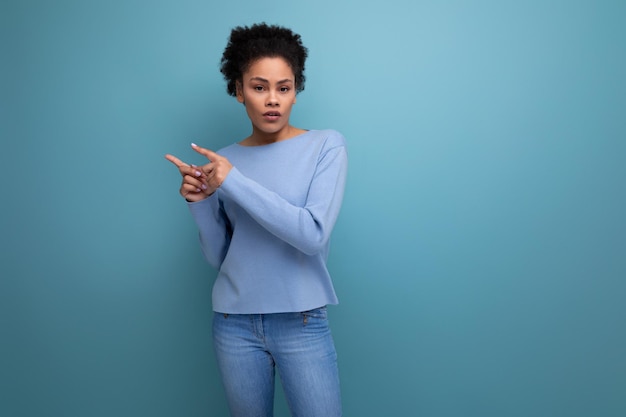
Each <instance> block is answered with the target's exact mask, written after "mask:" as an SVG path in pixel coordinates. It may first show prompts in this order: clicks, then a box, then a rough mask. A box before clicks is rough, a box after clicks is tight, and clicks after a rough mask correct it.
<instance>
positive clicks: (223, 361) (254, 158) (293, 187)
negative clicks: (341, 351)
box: [166, 24, 347, 417]
mask: <svg viewBox="0 0 626 417" xmlns="http://www.w3.org/2000/svg"><path fill="white" fill-rule="evenodd" d="M306 57H307V49H306V48H305V47H304V46H303V45H302V41H301V38H300V36H299V35H297V34H295V33H293V32H292V31H291V30H289V29H287V28H284V27H280V26H269V25H266V24H257V25H253V26H251V27H237V28H235V29H233V30H232V32H231V34H230V39H229V42H228V45H227V46H226V49H225V50H224V54H223V56H222V61H221V72H222V73H223V75H224V78H225V79H226V82H227V90H228V93H229V94H230V95H232V96H234V97H236V98H237V100H238V101H239V102H240V103H242V104H243V105H244V106H245V108H246V112H247V114H248V117H249V118H250V121H251V122H252V133H251V134H250V136H248V137H246V138H245V139H243V140H241V141H240V142H238V143H235V144H232V145H230V146H227V147H225V148H223V149H221V150H219V151H218V152H213V151H211V150H209V149H205V148H202V147H200V146H197V145H195V144H192V147H193V149H194V150H195V151H197V152H198V153H199V154H201V155H204V156H205V157H206V158H207V159H208V161H209V162H208V163H207V164H206V165H203V166H195V165H189V164H186V163H184V162H182V161H181V160H180V159H178V158H176V157H175V156H172V155H166V158H167V159H168V160H169V161H171V162H172V163H174V164H175V165H176V166H177V167H178V169H179V171H180V174H181V175H182V177H183V180H182V185H181V187H180V194H181V195H182V196H183V197H184V198H185V199H186V200H187V202H188V205H189V209H190V211H191V214H192V216H193V218H194V219H195V221H196V223H197V225H198V228H199V230H200V245H201V248H202V251H203V253H204V255H205V257H206V259H207V261H208V262H209V263H210V264H211V265H213V266H214V267H215V268H216V269H217V270H218V271H219V272H218V275H217V279H216V281H215V284H214V286H213V310H214V311H215V314H214V318H213V339H214V344H215V351H216V354H217V362H218V365H219V368H220V372H221V376H222V381H223V383H224V387H225V390H226V394H227V397H228V404H229V407H230V410H231V414H232V415H233V416H241V417H252V416H271V415H272V412H273V402H274V375H275V369H276V368H277V369H278V372H279V375H280V378H281V382H282V385H283V387H284V390H285V397H286V399H287V402H288V404H289V407H290V410H291V413H292V414H293V415H294V416H319V417H334V416H340V415H341V398H340V391H339V373H338V369H337V355H336V352H335V347H334V344H333V340H332V336H331V333H330V329H329V326H328V321H327V316H326V305H328V304H336V303H337V297H336V295H335V291H334V289H333V285H332V282H331V278H330V275H329V273H328V270H327V268H326V260H327V256H328V250H329V238H330V235H331V231H332V229H333V226H334V224H335V221H336V219H337V216H338V214H339V209H340V206H341V201H342V198H343V192H344V185H345V179H346V169H347V156H346V146H345V141H344V138H343V136H341V134H339V133H338V132H336V131H334V130H303V129H300V128H297V127H294V126H292V125H291V124H290V122H289V116H290V114H291V110H292V107H293V105H294V104H295V103H296V94H297V93H298V92H300V91H302V90H303V89H304V81H305V76H304V64H305V60H306Z"/></svg>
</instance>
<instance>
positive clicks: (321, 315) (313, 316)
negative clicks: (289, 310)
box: [300, 306, 328, 326]
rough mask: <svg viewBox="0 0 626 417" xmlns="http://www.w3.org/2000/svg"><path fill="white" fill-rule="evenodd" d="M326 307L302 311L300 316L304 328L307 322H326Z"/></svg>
mask: <svg viewBox="0 0 626 417" xmlns="http://www.w3.org/2000/svg"><path fill="white" fill-rule="evenodd" d="M327 314H328V312H327V311H326V306H323V307H318V308H314V309H312V310H307V311H303V312H301V313H300V315H301V316H302V323H303V324H304V325H305V326H306V325H307V324H308V323H309V320H324V321H325V320H326V319H327V317H328V315H327Z"/></svg>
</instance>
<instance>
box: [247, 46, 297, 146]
mask: <svg viewBox="0 0 626 417" xmlns="http://www.w3.org/2000/svg"><path fill="white" fill-rule="evenodd" d="M237 100H238V101H239V102H240V103H244V105H245V106H246V112H247V113H248V117H249V118H250V121H251V122H252V126H253V133H254V134H256V135H259V134H260V135H263V136H267V135H270V136H272V137H273V138H274V140H280V139H285V138H286V137H287V136H288V134H289V116H290V115H291V107H292V106H293V105H294V104H295V102H296V85H295V76H294V74H293V71H292V70H291V67H290V66H289V65H288V64H287V62H286V61H285V60H284V59H283V58H276V57H275V58H261V59H259V60H257V61H255V62H253V63H252V65H250V68H249V69H248V71H246V72H245V73H244V74H243V77H242V83H241V84H238V85H237Z"/></svg>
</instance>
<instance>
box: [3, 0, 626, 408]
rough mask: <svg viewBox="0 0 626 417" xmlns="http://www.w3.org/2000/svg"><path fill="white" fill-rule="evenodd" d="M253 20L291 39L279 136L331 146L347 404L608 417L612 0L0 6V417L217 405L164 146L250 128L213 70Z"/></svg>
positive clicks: (616, 369) (613, 369)
mask: <svg viewBox="0 0 626 417" xmlns="http://www.w3.org/2000/svg"><path fill="white" fill-rule="evenodd" d="M260 21H266V22H268V23H278V24H282V25H286V26H289V27H292V28H293V29H294V30H296V31H297V32H299V33H300V34H301V35H302V37H303V40H304V42H305V44H306V45H307V46H308V47H309V49H310V59H309V61H308V65H307V77H308V81H307V85H306V90H305V91H304V92H303V93H302V94H301V95H300V96H299V98H298V103H297V104H296V107H295V108H294V111H293V116H292V121H293V123H294V124H295V125H296V126H298V127H302V128H309V129H310V128H334V129H337V130H339V131H341V132H342V133H343V134H344V135H345V136H346V138H347V141H348V145H349V154H350V171H349V179H348V187H347V192H346V195H345V201H344V206H343V210H342V212H341V215H340V218H339V222H338V224H337V226H336V229H335V233H334V235H333V241H332V249H331V252H332V254H331V258H330V262H329V264H330V269H331V272H332V274H333V277H334V282H335V285H336V289H337V292H338V295H339V298H340V304H339V305H338V306H336V307H332V308H330V309H329V311H330V317H331V326H332V329H333V334H334V337H335V341H336V345H337V349H338V353H339V361H340V371H341V378H342V389H343V398H344V408H345V410H344V411H345V415H346V416H359V417H380V416H428V417H458V416H465V417H502V416H507V417H508V416H511V417H542V416H546V417H553V416H567V417H589V416H603V417H623V416H624V415H626V395H624V394H625V393H626V359H625V356H624V352H626V334H625V332H624V323H625V321H626V303H625V302H624V299H625V296H626V280H625V279H626V237H625V236H626V219H625V213H626V187H625V185H624V182H625V179H626V164H625V163H624V161H625V159H626V77H625V74H626V25H624V22H625V21H626V2H623V1H610V0H604V1H603V0H600V1H592V0H580V1H576V0H574V1H558V0H555V1H533V0H531V1H509V0H505V1H496V0H476V1H469V0H467V1H462V0H452V1H430V0H425V1H420V0H417V1H414V0H390V1H385V2H379V1H369V0H365V1H359V2H356V1H345V2H340V1H328V0H319V1H315V2H303V3H298V2H283V1H275V0H270V1H266V2H257V1H251V0H235V1H230V2H212V1H205V0H179V1H141V0H137V1H79V0H74V1H70V0H59V1H44V0H29V1H17V0H3V1H2V2H1V3H0V25H1V33H0V35H1V48H2V50H1V52H2V53H1V57H2V58H1V59H0V71H1V73H0V100H1V101H0V112H1V113H0V117H1V123H0V135H1V139H2V147H1V153H2V163H1V164H0V166H1V169H2V175H1V176H0V181H1V185H2V208H1V210H0V212H1V213H2V216H0V222H1V223H0V224H1V233H0V236H1V243H2V248H1V249H2V250H1V251H0V257H1V258H0V260H1V264H0V265H1V266H0V325H1V327H0V415H1V416H6V417H39V416H63V417H85V416H89V417H110V416H116V417H122V416H129V417H130V416H133V417H135V416H151V417H161V416H162V417H171V416H225V415H227V411H226V404H225V400H224V395H223V391H222V388H221V385H220V381H219V378H218V375H217V370H216V366H215V363H214V358H213V351H212V346H211V334H210V320H211V305H210V291H211V286H212V281H213V278H214V277H215V271H214V270H212V269H211V268H210V267H209V266H208V265H207V264H206V263H205V262H204V260H203V259H202V255H201V253H200V250H199V247H198V243H197V234H196V229H195V225H194V224H193V221H192V219H191V217H190V215H189V213H188V210H187V208H186V205H185V203H184V202H183V200H182V199H181V198H180V196H179V195H178V191H177V190H178V187H179V176H178V173H177V172H176V170H175V169H174V167H173V166H171V164H170V163H169V162H167V161H166V160H165V159H164V158H163V155H164V154H166V153H173V154H175V155H177V156H179V157H181V158H182V159H185V160H189V161H192V162H196V163H201V162H202V160H201V159H200V158H198V155H196V154H194V153H193V152H192V150H191V149H190V147H189V143H190V142H192V141H193V142H196V143H198V144H200V145H203V146H205V147H209V148H213V149H217V148H220V147H222V146H225V145H227V144H229V143H232V142H234V141H237V140H240V139H242V138H243V137H245V136H246V135H247V134H248V133H249V131H250V125H249V121H248V119H247V118H246V115H245V112H244V109H243V107H242V106H241V105H240V104H238V103H237V102H236V101H235V100H234V99H233V98H231V97H229V96H227V94H226V92H225V85H224V82H223V80H222V78H221V74H220V73H219V69H218V67H219V59H220V57H221V53H222V50H223V48H224V46H225V44H226V39H227V36H228V34H229V31H230V29H231V28H232V27H234V26H237V25H247V24H252V23H255V22H260ZM286 178H288V173H286ZM303 383H306V381H303ZM276 415H277V416H287V415H288V411H287V408H286V405H285V402H284V397H283V396H282V394H281V393H280V391H279V393H278V396H277V399H276Z"/></svg>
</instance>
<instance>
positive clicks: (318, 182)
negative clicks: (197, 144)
mask: <svg viewBox="0 0 626 417" xmlns="http://www.w3.org/2000/svg"><path fill="white" fill-rule="evenodd" d="M341 139H342V140H341V142H339V143H337V144H334V145H333V146H331V147H329V148H328V149H325V150H324V153H323V154H322V155H321V156H320V159H319V161H318V164H317V167H316V170H315V174H314V176H313V179H312V181H311V184H310V186H309V192H308V195H307V199H306V202H305V204H304V206H303V207H299V206H295V205H293V204H291V203H290V202H288V201H287V200H285V199H284V198H283V197H281V196H280V195H279V194H277V193H275V192H273V191H271V190H268V189H267V188H265V187H263V186H262V185H260V184H259V183H257V182H256V181H254V180H252V179H250V178H248V177H246V176H244V175H243V174H242V173H241V172H240V171H239V170H237V168H236V167H232V166H231V167H229V169H228V172H227V174H226V175H225V176H224V178H223V179H222V178H221V176H220V178H219V179H218V181H220V190H221V192H223V193H225V194H226V195H228V197H230V198H231V199H232V200H233V201H234V202H235V203H237V204H238V205H239V206H241V207H242V208H243V209H244V210H246V212H247V213H248V214H249V215H250V216H251V217H252V218H253V219H255V220H256V221H257V222H258V223H259V224H260V225H261V226H263V227H264V228H265V229H266V230H268V231H269V232H270V233H272V234H273V235H275V236H276V237H278V238H279V239H281V240H283V241H285V242H287V243H288V244H290V245H292V246H293V247H295V248H296V249H298V250H300V251H302V252H304V253H306V254H307V255H313V254H316V253H318V252H320V251H321V250H323V249H324V248H325V247H326V244H327V242H328V239H329V238H330V234H331V232H332V230H333V227H334V225H335V222H336V220H337V217H338V215H339V210H340V208H341V203H342V200H343V193H344V189H345V183H346V175H347V165H348V159H347V152H346V147H345V143H344V141H343V138H341ZM196 150H198V149H196ZM198 151H199V152H200V153H203V154H205V153H204V152H202V151H204V149H203V150H202V151H200V150H198ZM209 152H210V153H211V154H212V155H207V154H205V156H207V157H208V158H209V159H211V160H212V162H213V161H216V162H217V161H219V159H220V158H223V157H221V156H219V155H217V154H215V153H214V152H211V151H209ZM209 176H210V174H209Z"/></svg>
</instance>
